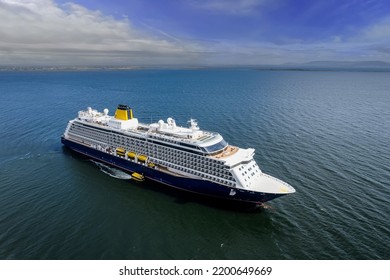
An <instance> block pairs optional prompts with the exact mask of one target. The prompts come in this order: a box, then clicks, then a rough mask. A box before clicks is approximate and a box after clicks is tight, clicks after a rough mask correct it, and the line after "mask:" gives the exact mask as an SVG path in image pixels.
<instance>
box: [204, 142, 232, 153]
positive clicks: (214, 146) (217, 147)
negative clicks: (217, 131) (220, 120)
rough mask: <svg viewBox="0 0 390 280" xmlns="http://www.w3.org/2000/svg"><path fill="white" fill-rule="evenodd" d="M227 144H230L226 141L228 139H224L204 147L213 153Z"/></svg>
mask: <svg viewBox="0 0 390 280" xmlns="http://www.w3.org/2000/svg"><path fill="white" fill-rule="evenodd" d="M227 145H228V144H227V143H226V141H225V140H223V139H222V141H220V142H218V143H216V144H214V145H211V146H208V147H203V149H204V150H205V151H206V152H208V153H213V152H216V151H219V150H222V149H224V148H225V147H226V146H227Z"/></svg>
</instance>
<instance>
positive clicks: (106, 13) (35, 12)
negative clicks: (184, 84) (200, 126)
mask: <svg viewBox="0 0 390 280" xmlns="http://www.w3.org/2000/svg"><path fill="white" fill-rule="evenodd" d="M328 60H331V61H385V62H390V1H388V0H366V1H363V0H349V1H347V0H180V1H179V0H127V1H125V0H109V1H108V0H73V1H63V0H34V1H33V0H0V66H6V65H18V66H21V65H22V66H52V65H53V66H89V65H93V66H104V65H109V66H117V65H118V66H122V65H123V66H150V65H192V66H202V65H205V66H213V65H216V66H219V65H228V66H231V65H278V64H284V63H305V62H309V61H328Z"/></svg>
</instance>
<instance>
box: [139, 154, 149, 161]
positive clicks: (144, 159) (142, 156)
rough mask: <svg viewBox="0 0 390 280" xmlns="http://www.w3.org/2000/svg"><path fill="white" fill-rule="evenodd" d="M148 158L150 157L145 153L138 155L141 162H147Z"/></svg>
mask: <svg viewBox="0 0 390 280" xmlns="http://www.w3.org/2000/svg"><path fill="white" fill-rule="evenodd" d="M147 159H148V157H147V156H145V155H139V156H138V160H139V161H141V162H146V160H147Z"/></svg>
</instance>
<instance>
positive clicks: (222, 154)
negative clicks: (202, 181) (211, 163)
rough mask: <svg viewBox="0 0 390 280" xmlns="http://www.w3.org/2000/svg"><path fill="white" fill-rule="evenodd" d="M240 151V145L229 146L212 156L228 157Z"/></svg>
mask: <svg viewBox="0 0 390 280" xmlns="http://www.w3.org/2000/svg"><path fill="white" fill-rule="evenodd" d="M237 152H238V147H235V146H230V145H229V146H227V148H226V149H225V150H223V151H221V152H219V153H218V154H215V155H213V156H211V157H213V158H227V157H230V156H231V155H234V154H235V153H237Z"/></svg>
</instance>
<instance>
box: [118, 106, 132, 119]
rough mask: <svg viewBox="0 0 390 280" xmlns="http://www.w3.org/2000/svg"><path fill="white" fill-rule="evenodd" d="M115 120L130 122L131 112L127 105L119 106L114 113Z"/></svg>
mask: <svg viewBox="0 0 390 280" xmlns="http://www.w3.org/2000/svg"><path fill="white" fill-rule="evenodd" d="M115 118H116V119H118V120H124V121H127V120H131V119H132V118H133V110H132V109H131V108H130V107H129V106H128V105H122V104H119V105H118V108H117V109H116V111H115Z"/></svg>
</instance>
